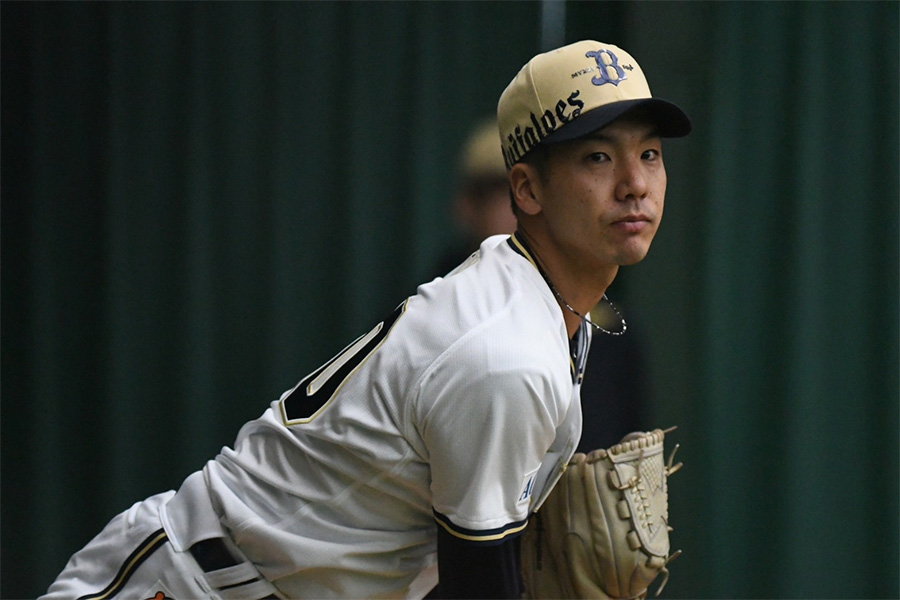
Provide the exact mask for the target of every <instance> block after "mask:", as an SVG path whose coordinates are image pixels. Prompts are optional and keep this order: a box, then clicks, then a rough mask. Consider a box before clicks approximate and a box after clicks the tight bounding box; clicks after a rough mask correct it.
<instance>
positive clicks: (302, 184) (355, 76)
mask: <svg viewBox="0 0 900 600" xmlns="http://www.w3.org/2000/svg"><path fill="white" fill-rule="evenodd" d="M561 6H562V7H563V8H564V9H565V10H564V13H565V28H564V40H560V41H565V42H570V41H575V40H577V39H583V38H594V39H602V40H605V41H610V42H613V43H616V44H618V45H621V46H623V47H625V48H627V49H628V50H629V51H630V52H631V54H633V55H634V56H635V57H636V58H637V59H638V60H639V61H640V62H641V64H642V66H643V67H644V70H645V72H646V73H647V75H648V78H649V79H650V82H651V86H652V88H653V90H654V92H655V93H656V94H658V95H661V96H664V97H667V98H670V99H672V100H675V101H676V102H678V103H679V104H681V105H682V106H683V107H684V108H685V109H686V110H687V111H688V112H689V113H690V114H691V116H692V117H693V120H694V123H695V131H694V133H693V135H692V136H691V137H690V138H688V139H686V140H678V141H672V142H670V143H668V144H667V145H666V163H667V166H668V171H669V180H670V186H669V194H668V198H667V207H666V219H665V221H664V224H663V227H662V230H661V232H660V234H659V236H658V238H657V240H656V242H655V244H654V247H653V249H652V251H651V253H650V256H649V257H648V258H647V260H646V261H644V262H643V263H642V264H640V265H638V266H635V267H632V268H629V269H627V270H625V271H623V273H622V275H621V276H620V279H619V280H618V281H617V282H616V283H615V284H614V286H613V289H612V290H611V292H610V293H611V295H612V296H613V297H614V298H617V299H619V300H620V301H621V302H622V303H623V304H624V305H625V306H627V307H628V308H629V314H630V315H631V317H632V321H634V322H635V323H636V326H638V327H640V329H641V331H643V333H644V334H645V336H646V341H647V343H648V345H649V351H650V357H651V366H652V370H651V373H650V374H649V375H648V377H651V378H652V383H653V385H652V389H653V390H655V393H654V396H653V403H652V410H653V420H654V422H653V423H652V424H651V425H654V426H655V425H661V426H668V425H671V424H677V425H679V430H678V432H677V433H676V434H675V435H674V438H675V441H678V442H680V443H681V445H682V449H681V451H680V452H679V457H680V458H681V459H682V460H683V461H684V462H685V463H686V467H685V469H684V470H682V471H681V472H680V473H679V474H678V476H677V477H675V478H673V481H672V482H671V488H670V491H671V496H672V502H671V504H672V506H671V513H672V520H673V524H674V525H675V527H676V531H675V533H674V534H673V544H674V546H675V547H680V548H683V549H684V555H683V556H682V557H681V558H679V559H678V561H677V562H676V563H674V564H673V565H672V571H673V574H672V578H671V581H670V582H669V585H668V587H667V589H666V591H665V596H667V597H672V598H675V597H685V598H700V597H703V598H763V597H774V598H876V597H880V598H896V597H898V595H900V591H898V564H900V558H898V513H900V507H898V470H900V466H898V393H900V392H898V369H900V367H898V364H900V358H898V288H900V283H898V256H900V249H898V196H900V192H898V170H900V168H898V112H900V107H898V69H900V67H898V4H897V3H896V2H883V3H877V2H846V3H845V2H824V3H819V2H802V3H801V2H798V3H791V2H774V3H765V2H762V3H757V2H753V3H750V2H747V3H743V2H741V3H729V2H716V3H668V2H649V3H627V4H619V3H605V2H596V3H594V2H591V3H582V2H566V3H565V5H549V8H550V9H555V11H556V13H557V14H558V13H559V12H560V11H559V9H560V7H561ZM546 8H548V6H547V5H545V4H543V3H538V2H527V3H519V2H499V3H493V2H478V3H469V2H440V3H431V2H416V3H388V2H378V3H362V2H354V3H312V2H310V3H240V2H235V3H96V4H95V3H65V4H57V3H34V4H31V3H27V4H26V3H15V2H3V3H2V5H0V23H2V53H0V56H2V86H0V88H2V530H0V531H2V554H0V560H2V581H0V584H2V589H0V595H2V596H3V597H4V598H13V597H33V596H35V595H37V594H39V593H41V592H42V591H43V590H45V589H46V587H47V585H49V583H50V582H51V581H52V579H53V577H54V576H55V575H56V573H57V572H58V571H59V570H61V569H62V567H63V565H64V564H65V561H66V560H67V558H68V556H69V555H70V554H71V553H72V552H74V551H75V550H77V549H78V548H80V547H81V546H83V545H84V544H85V543H86V542H87V541H88V540H89V539H90V538H91V537H92V536H93V535H94V534H96V533H97V532H98V531H99V530H100V528H102V526H103V525H104V524H105V523H106V522H107V521H108V520H109V519H110V518H111V517H112V516H113V515H115V514H116V513H117V512H119V511H121V510H124V509H125V508H127V507H128V506H130V505H131V504H132V503H133V502H135V501H137V500H139V499H141V498H143V497H145V496H148V495H150V494H153V493H156V492H158V491H162V490H165V489H170V488H175V487H177V486H178V485H179V484H180V482H181V480H182V479H183V478H184V477H185V476H186V475H187V474H189V473H190V472H191V471H194V470H196V469H198V468H200V467H201V466H202V464H203V462H204V461H205V460H207V459H209V458H211V457H212V456H214V455H215V453H216V452H217V451H218V450H219V449H220V448H221V447H222V446H223V445H228V444H230V443H231V442H232V441H233V439H234V436H235V434H236V433H237V430H238V428H239V427H240V425H241V424H242V423H243V422H244V421H246V420H248V419H251V418H254V417H256V416H257V415H259V414H260V413H261V412H262V411H263V410H264V409H265V408H266V406H267V404H268V402H269V401H271V400H272V399H274V398H276V397H277V396H278V395H279V394H280V393H281V392H282V391H283V390H285V389H287V388H288V387H290V386H292V385H293V384H294V383H295V382H296V381H297V380H299V379H300V378H302V377H303V376H304V375H305V374H306V373H307V372H308V371H310V370H312V369H313V368H314V367H316V366H318V364H319V363H321V362H322V361H324V360H326V359H327V358H329V357H331V356H332V355H333V354H334V353H336V352H337V351H338V350H340V349H341V348H342V347H343V346H344V345H345V344H346V343H347V342H349V341H350V339H352V338H353V337H355V336H357V335H358V334H360V333H362V332H363V331H365V330H368V328H370V327H371V325H372V324H373V323H374V322H375V321H376V320H377V319H379V318H380V317H381V316H383V315H384V314H385V313H386V312H387V311H389V310H390V309H392V308H393V307H394V306H395V305H396V303H397V302H398V301H399V300H400V299H401V298H402V297H403V296H405V295H406V294H408V293H411V292H412V291H413V290H414V288H415V285H416V284H417V283H419V282H420V280H422V279H424V278H425V277H427V276H429V275H431V274H432V271H431V270H432V268H433V265H434V264H435V262H436V261H437V259H438V257H439V255H440V254H441V253H442V252H443V251H444V250H445V249H446V248H447V247H448V246H449V245H451V244H452V243H453V242H455V241H456V240H455V237H454V236H455V234H454V233H453V230H452V228H451V226H450V216H449V210H448V203H449V199H450V193H451V185H452V181H453V166H454V161H455V156H456V151H457V148H458V146H459V144H460V143H461V141H462V140H463V138H464V136H465V134H466V132H467V130H468V128H469V127H470V126H471V125H472V124H473V123H474V122H475V121H476V120H478V119H479V118H481V117H482V116H484V115H486V114H490V113H491V112H492V111H493V110H494V107H495V105H496V100H497V98H498V96H499V94H500V92H501V91H502V90H503V88H504V87H505V85H506V84H507V83H508V81H509V80H510V79H511V78H512V77H513V75H514V74H515V72H516V70H517V69H518V68H519V67H520V66H521V65H522V64H524V63H525V62H526V61H527V60H528V59H529V58H530V57H531V56H532V55H533V54H534V53H536V52H539V51H541V50H543V49H545V48H543V47H542V45H543V44H545V43H548V42H546V40H547V39H548V38H546V37H545V38H543V39H544V40H545V41H542V36H541V31H542V24H547V23H548V21H547V19H545V18H543V19H542V14H543V12H542V11H544V10H545V9H546ZM550 12H551V13H553V12H554V11H553V10H551V11H550Z"/></svg>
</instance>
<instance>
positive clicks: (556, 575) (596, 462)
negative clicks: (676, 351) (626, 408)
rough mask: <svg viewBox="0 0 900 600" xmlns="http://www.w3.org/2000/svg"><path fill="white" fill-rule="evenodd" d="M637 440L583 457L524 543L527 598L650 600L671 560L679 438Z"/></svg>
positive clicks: (660, 435) (655, 435)
mask: <svg viewBox="0 0 900 600" xmlns="http://www.w3.org/2000/svg"><path fill="white" fill-rule="evenodd" d="M673 429H674V427H673V428H672V429H667V430H666V431H663V430H660V429H657V430H655V431H652V432H650V433H643V432H639V433H632V434H629V435H627V436H626V437H625V438H623V440H622V441H621V442H620V443H619V444H616V445H615V446H613V447H612V448H609V449H607V450H594V451H593V452H591V453H590V454H587V455H585V454H582V453H578V454H576V455H575V456H573V457H572V460H571V461H570V462H569V466H568V468H567V469H566V472H565V473H563V476H562V477H561V478H560V480H559V482H558V483H557V484H556V487H555V488H554V489H553V491H552V492H551V494H550V496H549V497H548V498H547V500H546V501H545V502H544V505H543V506H542V507H540V510H539V512H537V513H535V514H534V516H533V518H532V519H531V521H530V523H529V525H528V528H527V529H526V531H525V533H524V535H523V538H522V576H523V579H524V582H525V590H526V591H525V597H526V598H645V597H646V596H647V588H648V587H649V586H650V584H651V583H652V582H653V580H654V579H656V578H657V576H659V575H660V574H662V575H663V576H664V579H663V582H662V584H661V585H660V586H659V589H658V590H657V592H656V594H657V595H659V593H660V592H661V591H662V588H663V587H664V586H665V584H666V582H667V581H668V578H669V571H668V569H667V568H666V565H668V563H669V562H670V561H672V560H673V559H674V558H675V557H677V556H678V555H679V554H681V551H680V550H679V551H678V552H676V553H675V554H673V555H671V556H670V555H669V531H671V528H670V527H669V508H668V485H667V477H668V476H669V475H671V474H672V473H674V472H675V471H677V470H678V469H680V468H681V466H682V465H681V463H678V464H677V465H675V466H672V461H673V460H674V458H675V452H676V451H677V450H678V446H677V445H676V446H675V449H674V450H673V451H672V454H671V455H670V456H669V460H668V462H664V461H663V440H664V438H665V434H666V433H668V432H670V431H672V430H673Z"/></svg>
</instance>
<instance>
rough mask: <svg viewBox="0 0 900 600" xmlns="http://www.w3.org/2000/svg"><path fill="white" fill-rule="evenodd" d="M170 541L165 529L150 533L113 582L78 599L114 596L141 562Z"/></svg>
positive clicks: (99, 598) (86, 599) (91, 599)
mask: <svg viewBox="0 0 900 600" xmlns="http://www.w3.org/2000/svg"><path fill="white" fill-rule="evenodd" d="M168 541H169V537H168V536H167V535H166V532H165V530H164V529H158V530H156V531H154V532H153V533H152V534H150V537H148V538H147V539H146V540H144V541H143V542H141V544H140V545H139V546H138V547H137V548H136V549H135V550H134V552H132V553H131V555H130V556H129V557H128V558H126V559H125V562H124V563H123V564H122V568H121V569H119V572H118V573H117V574H116V577H115V579H113V581H112V583H110V584H109V585H108V586H106V588H104V589H103V590H101V591H99V592H97V593H95V594H88V595H86V596H81V597H80V598H79V599H78V600H104V599H105V598H112V597H113V596H115V595H116V594H118V593H119V592H120V591H122V588H123V587H125V584H126V583H127V582H128V580H129V579H130V578H131V576H132V575H134V572H135V571H136V570H137V568H138V567H139V566H141V563H143V562H144V561H145V560H147V558H149V557H150V555H151V554H153V553H154V552H155V551H156V550H158V549H159V548H160V547H161V546H162V545H163V544H165V543H166V542H168Z"/></svg>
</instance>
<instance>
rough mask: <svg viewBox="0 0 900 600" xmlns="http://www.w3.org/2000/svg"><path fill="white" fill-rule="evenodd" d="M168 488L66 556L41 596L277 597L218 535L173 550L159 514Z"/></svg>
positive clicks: (145, 599)
mask: <svg viewBox="0 0 900 600" xmlns="http://www.w3.org/2000/svg"><path fill="white" fill-rule="evenodd" d="M174 494H175V492H173V491H169V492H165V493H163V494H158V495H156V496H152V497H150V498H148V499H146V500H144V501H142V502H138V503H136V504H135V505H134V506H132V507H131V508H130V509H128V510H127V511H125V512H123V513H121V514H120V515H118V516H116V517H115V518H113V520H112V521H110V522H109V524H108V525H107V526H106V527H105V528H104V529H103V531H101V532H100V534H99V535H97V537H95V538H94V539H93V540H91V541H90V542H89V543H88V545H87V546H85V547H84V548H83V549H82V550H80V551H79V552H77V553H76V554H74V555H73V556H72V558H71V559H70V560H69V562H68V564H67V565H66V567H65V569H63V571H62V573H60V575H59V576H58V577H57V579H56V581H54V582H53V584H52V585H51V586H50V588H49V590H48V591H47V594H46V595H45V596H43V597H42V598H45V599H48V600H50V599H53V600H56V599H68V600H71V599H72V598H78V599H79V600H101V599H106V598H129V599H136V600H166V599H173V600H174V599H186V598H214V599H220V598H221V599H230V598H244V599H249V600H262V599H271V598H279V597H280V596H279V595H278V592H277V590H276V589H275V587H274V586H273V585H272V584H271V583H270V582H268V581H267V580H266V579H265V578H263V577H262V576H261V575H260V574H259V571H257V569H256V568H255V567H254V566H253V565H252V564H251V563H250V562H248V561H246V560H245V559H243V557H241V555H240V553H239V552H238V551H237V549H236V548H234V546H233V545H232V544H231V543H230V542H229V541H228V540H226V539H224V538H214V539H211V540H204V541H202V542H199V543H197V544H194V545H193V546H191V548H190V549H189V550H186V551H184V552H179V551H177V550H175V548H174V547H173V545H172V544H171V543H170V542H169V539H168V536H167V535H166V532H165V530H164V529H163V525H162V521H161V519H160V516H159V509H160V507H161V506H162V505H163V504H165V503H166V502H167V501H168V500H169V499H170V498H171V497H172V496H173V495H174Z"/></svg>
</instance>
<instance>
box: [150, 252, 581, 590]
mask: <svg viewBox="0 0 900 600" xmlns="http://www.w3.org/2000/svg"><path fill="white" fill-rule="evenodd" d="M576 341H577V344H576V348H575V351H574V353H573V350H572V347H571V345H570V340H569V338H568V336H567V333H566V327H565V323H564V320H563V316H562V312H561V310H560V308H559V304H558V303H557V302H556V299H555V297H554V296H553V294H552V292H551V291H550V288H549V286H548V284H547V282H546V281H545V279H544V277H543V275H542V274H541V272H540V270H539V268H538V267H537V264H536V263H535V262H534V260H533V258H532V256H531V254H530V253H529V251H528V249H527V247H526V246H525V245H524V244H523V243H522V241H521V240H519V239H518V238H517V237H516V236H512V237H509V236H494V237H492V238H488V239H487V240H485V242H484V243H483V244H482V245H481V247H480V249H479V250H478V251H477V252H476V253H475V254H473V255H472V256H471V257H470V258H469V259H468V260H467V261H466V262H464V263H463V264H462V265H461V266H460V267H458V268H457V269H456V270H454V271H453V272H452V273H450V274H448V275H447V276H446V277H443V278H438V279H436V280H434V281H433V282H431V283H428V284H425V285H423V286H420V287H419V289H418V290H417V293H416V294H415V295H414V296H412V297H410V298H408V299H407V300H406V301H405V302H403V303H402V304H401V305H400V306H399V307H398V308H397V310H396V311H395V312H394V313H393V314H392V315H390V316H389V317H388V318H386V319H385V320H384V321H382V322H380V323H378V325H377V326H376V327H374V328H373V329H372V330H371V331H369V332H368V333H366V334H364V335H363V336H361V337H360V338H358V339H357V340H355V341H354V342H353V343H351V344H350V345H348V346H347V347H346V348H344V349H343V350H342V351H341V352H340V353H338V354H337V355H336V356H335V357H334V358H333V359H331V360H330V361H328V362H327V363H326V364H325V365H323V366H322V367H320V368H319V369H317V370H316V371H314V372H313V373H311V374H310V375H308V376H307V377H305V378H304V379H303V380H302V381H300V382H299V383H298V384H297V385H296V386H295V387H294V388H292V389H291V390H288V391H287V392H285V393H284V394H283V395H282V396H281V397H280V398H279V399H278V400H276V401H274V402H272V403H271V405H270V406H269V408H268V409H267V410H266V411H265V413H264V414H263V415H262V416H261V417H260V418H258V419H256V420H253V421H251V422H249V423H247V424H246V425H245V426H244V427H243V428H242V429H241V430H240V432H239V434H238V436H237V439H236V441H235V443H234V445H233V448H223V450H222V451H221V453H220V454H219V455H218V456H217V457H215V459H214V460H211V461H209V462H208V463H207V464H206V465H205V467H204V468H203V470H202V471H200V472H198V473H196V474H194V475H192V476H191V477H189V478H188V479H187V480H186V481H185V482H184V484H183V485H182V487H181V489H179V491H178V493H177V494H176V495H175V496H174V498H173V499H172V500H170V501H169V502H168V503H167V504H166V505H165V506H164V508H163V509H162V511H161V517H162V523H163V526H164V527H165V530H166V533H167V534H168V536H169V539H170V541H171V542H172V544H173V546H174V547H175V548H176V550H183V549H185V548H189V547H190V546H192V545H193V544H195V543H196V542H198V541H200V540H203V539H206V538H209V537H216V536H222V535H227V536H228V537H229V539H230V540H231V541H233V542H234V544H235V545H236V547H237V548H238V549H239V550H240V552H241V553H242V554H243V555H244V556H245V557H246V558H247V559H248V560H249V561H250V562H252V563H253V565H254V566H255V567H256V568H257V569H258V570H259V572H260V573H261V574H262V575H263V576H264V577H265V578H266V579H268V580H269V581H270V582H272V583H273V584H274V585H275V586H276V587H277V588H278V589H279V590H280V591H281V592H282V593H283V594H284V595H286V596H288V597H295V598H303V597H315V598H328V597H360V598H362V597H374V596H377V597H421V596H422V595H424V593H426V592H427V591H428V590H429V589H431V587H433V586H434V585H435V584H436V583H437V571H436V568H435V563H436V537H437V536H436V525H435V524H437V527H441V528H443V529H444V530H445V531H446V532H449V533H450V534H451V535H453V536H455V537H458V538H461V539H463V540H467V541H469V542H471V543H478V544H492V543H498V542H500V541H502V540H504V539H507V538H508V536H514V535H517V534H518V533H519V532H521V531H522V530H523V529H524V527H525V525H526V523H527V519H528V516H529V515H530V514H531V512H532V511H534V510H535V509H536V508H537V507H538V506H539V505H540V503H541V502H543V499H544V498H545V497H546V495H547V494H548V493H549V491H550V489H551V488H552V486H553V485H554V483H555V482H556V480H557V479H558V477H559V476H560V474H561V473H562V470H563V469H564V465H565V464H566V463H567V462H568V460H569V459H570V457H571V455H572V454H573V453H574V449H575V446H576V445H577V443H578V439H579V436H580V433H581V407H580V401H579V397H578V390H579V387H580V373H581V372H582V371H583V367H584V361H585V360H586V356H587V349H588V346H589V343H590V330H589V328H588V327H586V326H583V327H582V328H581V329H580V331H579V334H578V335H577V336H576Z"/></svg>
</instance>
